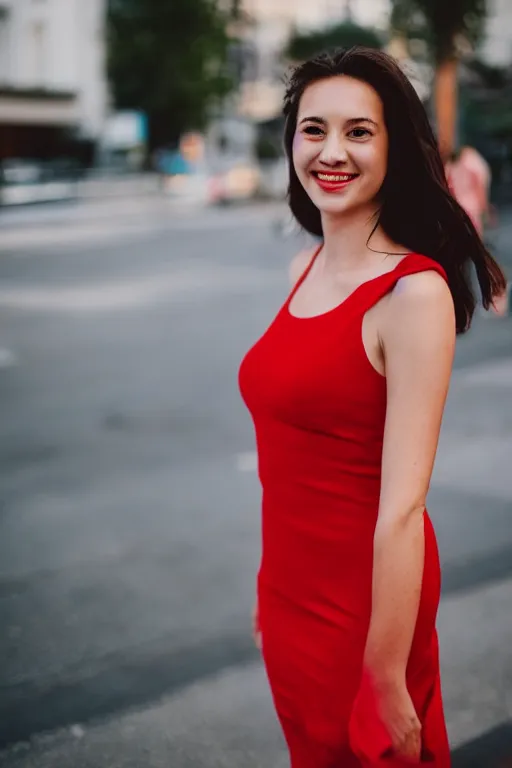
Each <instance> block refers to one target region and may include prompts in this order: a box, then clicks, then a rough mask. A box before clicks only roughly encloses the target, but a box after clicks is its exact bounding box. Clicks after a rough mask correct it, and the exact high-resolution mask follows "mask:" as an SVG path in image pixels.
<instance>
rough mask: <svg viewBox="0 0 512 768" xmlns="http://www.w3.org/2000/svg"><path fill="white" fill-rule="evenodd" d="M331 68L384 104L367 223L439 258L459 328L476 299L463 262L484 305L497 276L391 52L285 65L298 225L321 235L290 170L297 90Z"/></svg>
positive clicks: (360, 50) (349, 53)
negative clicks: (380, 174) (379, 179)
mask: <svg viewBox="0 0 512 768" xmlns="http://www.w3.org/2000/svg"><path fill="white" fill-rule="evenodd" d="M338 75H348V76H350V77H353V78H356V79H357V80H361V81H363V82H365V83H368V84H369V85H370V86H372V88H374V90H375V91H376V92H377V93H378V95H379V96H380V98H381V101H382V104H383V107H384V117H385V121H386V126H387V130H388V134H389V150H388V167H387V173H386V177H385V180H384V183H383V185H382V188H381V190H380V193H379V200H380V208H379V212H378V218H377V220H376V223H375V229H376V228H377V226H379V225H380V226H381V227H382V228H383V230H384V232H385V233H386V234H387V235H388V237H390V238H391V239H392V240H394V241H395V242H397V243H403V244H404V245H405V246H406V247H407V248H408V249H410V250H411V251H413V252H415V253H421V254H423V255H425V256H429V257H430V258H432V259H434V260H435V261H437V262H438V263H439V264H441V266H442V267H443V268H444V270H445V271H446V274H447V277H448V284H449V286H450V290H451V293H452V296H453V301H454V304H455V316H456V324H457V332H458V333H463V332H464V331H466V330H467V329H468V328H469V327H470V325H471V320H472V317H473V313H474V311H475V306H476V298H475V295H474V291H473V287H472V276H471V265H474V269H475V272H476V277H477V281H478V284H479V286H480V291H481V296H482V304H483V306H484V307H485V309H488V308H489V307H490V305H491V303H492V301H493V298H494V297H496V296H497V295H499V294H500V293H501V292H502V291H503V290H505V287H506V280H505V276H504V274H503V272H502V270H501V269H500V267H499V265H498V264H497V263H496V261H495V260H494V259H493V257H492V256H491V255H490V253H489V252H488V251H487V249H486V247H485V245H484V244H483V242H482V239H481V238H480V236H479V234H478V232H477V231H476V229H475V227H474V226H473V224H472V222H471V219H470V217H469V216H468V215H467V214H466V212H465V211H464V209H463V208H462V207H461V206H460V205H459V204H458V203H457V201H456V200H455V199H454V197H453V196H452V194H451V193H450V190H449V188H448V183H447V181H446V174H445V170H444V166H443V161H442V159H441V155H440V153H439V149H438V146H437V142H436V139H435V136H434V133H433V131H432V128H431V125H430V123H429V120H428V117H427V114H426V112H425V109H424V107H423V104H422V103H421V101H420V99H419V97H418V95H417V94H416V91H415V90H414V88H413V86H412V85H411V83H410V82H409V80H408V78H407V77H406V76H405V74H404V73H403V72H402V70H401V69H400V67H399V65H398V64H397V63H396V61H395V60H394V59H393V58H392V57H391V56H389V55H387V54H385V53H382V52H381V51H377V50H374V49H371V48H364V47H362V46H355V47H353V48H350V49H340V50H337V51H335V52H334V53H332V54H329V53H323V54H321V55H319V56H317V57H316V58H314V59H311V60H309V61H306V62H305V63H303V64H300V65H299V66H298V67H296V68H295V69H294V70H293V72H292V74H291V76H290V79H289V81H288V86H287V91H286V96H285V102H284V115H285V132H284V142H285V149H286V154H287V156H288V161H289V163H288V164H289V187H288V201H289V205H290V209H291V211H292V213H293V215H294V217H295V218H296V219H297V221H298V223H299V224H300V225H301V227H302V228H303V229H305V230H307V231H308V232H310V233H311V234H312V235H315V236H317V237H322V236H323V232H322V220H321V215H320V211H319V209H318V208H317V207H316V206H315V205H314V203H313V202H312V200H311V198H310V197H309V196H308V194H307V193H306V191H305V189H304V187H303V186H302V184H301V183H300V181H299V179H298V177H297V174H296V172H295V168H294V165H293V155H292V144H293V138H294V135H295V132H296V129H297V114H298V109H299V104H300V100H301V98H302V95H303V93H304V91H305V89H306V88H307V87H308V85H311V84H312V83H314V82H318V81H319V80H323V79H326V78H329V77H335V76H338Z"/></svg>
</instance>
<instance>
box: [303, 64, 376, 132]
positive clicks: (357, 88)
mask: <svg viewBox="0 0 512 768" xmlns="http://www.w3.org/2000/svg"><path fill="white" fill-rule="evenodd" d="M308 115H311V116H312V115H314V116H316V117H323V118H325V119H329V118H332V119H334V118H336V119H343V120H350V118H353V117H370V118H372V120H375V121H376V122H380V121H382V120H383V106H382V101H381V99H380V96H379V94H378V93H377V91H376V90H375V89H374V88H372V86H371V85H368V83H365V82H363V81H362V80H356V79H355V78H354V77H348V76H347V75H338V76H336V77H329V78H325V79H324V80H318V81H317V82H316V83H312V84H311V85H308V87H307V88H306V90H305V91H304V93H303V94H302V98H301V100H300V104H299V114H298V119H299V120H301V119H302V118H304V117H307V116H308Z"/></svg>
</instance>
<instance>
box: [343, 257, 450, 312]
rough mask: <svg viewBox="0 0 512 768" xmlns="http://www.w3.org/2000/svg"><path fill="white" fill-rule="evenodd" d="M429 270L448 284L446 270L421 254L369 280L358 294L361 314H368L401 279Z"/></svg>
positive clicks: (405, 258)
mask: <svg viewBox="0 0 512 768" xmlns="http://www.w3.org/2000/svg"><path fill="white" fill-rule="evenodd" d="M429 270H433V271H435V272H437V273H438V274H439V275H441V277H443V278H444V279H445V280H446V282H448V278H447V275H446V272H445V270H444V269H443V267H442V266H441V264H439V263H438V262H437V261H435V260H434V259H431V258H429V257H428V256H422V255H421V254H419V253H409V254H407V256H404V258H403V259H402V260H401V261H400V262H399V263H398V264H397V266H396V267H395V268H394V269H392V270H391V271H390V272H386V273H385V274H383V275H379V277H376V278H374V279H373V280H369V281H368V282H367V283H364V284H363V285H362V286H361V289H362V290H361V291H360V292H358V293H359V295H358V297H357V301H356V302H355V303H356V304H357V308H358V310H359V312H361V311H362V312H363V313H365V312H367V311H368V310H369V309H370V308H371V307H373V306H374V304H376V303H377V302H378V301H380V299H382V298H383V297H384V296H385V295H386V294H387V293H389V292H390V291H391V290H393V288H394V287H395V285H396V284H397V282H398V281H399V280H400V278H402V277H405V276H406V275H414V274H416V273H417V272H427V271H429Z"/></svg>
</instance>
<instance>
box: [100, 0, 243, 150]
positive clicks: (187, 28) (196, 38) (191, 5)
mask: <svg viewBox="0 0 512 768" xmlns="http://www.w3.org/2000/svg"><path fill="white" fill-rule="evenodd" d="M227 20H228V17H227V14H225V13H223V12H222V11H221V10H219V8H218V7H217V4H216V3H215V0H172V2H171V0H110V2H109V6H108V74H109V79H110V83H111V87H112V92H113V96H114V101H115V104H116V107H117V108H119V109H140V110H142V111H144V112H145V113H146V114H147V117H148V124H149V145H150V148H154V147H157V146H162V145H165V144H168V143H172V142H175V141H176V140H177V139H178V137H179V136H180V135H181V133H182V132H183V131H185V130H189V129H201V128H203V127H204V125H205V123H206V122H207V119H208V116H209V113H210V110H211V108H212V107H213V106H214V105H215V104H216V103H218V102H219V100H220V99H221V98H222V97H223V96H225V95H226V94H227V93H228V92H229V91H230V89H231V87H232V80H231V78H230V76H229V74H228V68H227V66H226V61H227V55H228V50H229V44H230V40H229V38H228V35H227V32H226V23H227Z"/></svg>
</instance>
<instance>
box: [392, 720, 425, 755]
mask: <svg viewBox="0 0 512 768" xmlns="http://www.w3.org/2000/svg"><path fill="white" fill-rule="evenodd" d="M395 752H396V755H397V757H400V758H402V759H404V760H406V761H407V762H408V763H412V764H414V763H419V762H420V758H421V723H420V722H419V721H418V722H417V723H414V725H413V727H412V728H411V730H410V731H409V732H408V733H407V735H406V736H405V738H404V739H403V740H402V741H401V743H400V744H398V745H397V747H396V748H395Z"/></svg>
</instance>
